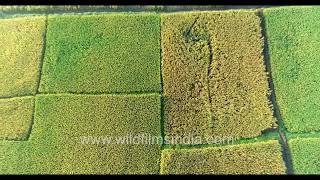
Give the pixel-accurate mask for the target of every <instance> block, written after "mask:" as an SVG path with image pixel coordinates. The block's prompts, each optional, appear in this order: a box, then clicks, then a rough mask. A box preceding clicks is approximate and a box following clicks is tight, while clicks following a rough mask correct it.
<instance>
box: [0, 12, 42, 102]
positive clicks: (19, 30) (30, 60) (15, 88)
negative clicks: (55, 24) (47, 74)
mask: <svg viewBox="0 0 320 180" xmlns="http://www.w3.org/2000/svg"><path fill="white" fill-rule="evenodd" d="M0 32H1V33H0V39H1V43H0V77H1V79H0V97H14V96H26V95H35V94H36V91H37V87H38V81H39V74H40V72H39V69H40V64H41V63H40V62H41V58H42V49H43V35H44V32H45V17H44V16H39V17H22V18H15V19H4V20H1V21H0ZM21 59H24V60H23V61H22V60H21Z"/></svg>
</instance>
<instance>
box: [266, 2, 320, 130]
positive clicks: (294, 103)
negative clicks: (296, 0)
mask: <svg viewBox="0 0 320 180" xmlns="http://www.w3.org/2000/svg"><path fill="white" fill-rule="evenodd" d="M264 15H265V23H266V32H267V39H268V44H269V55H270V63H271V69H272V76H273V83H274V86H275V93H276V96H277V102H278V104H279V107H280V111H281V115H282V118H283V120H284V122H285V126H286V128H287V129H288V130H289V131H291V132H310V131H317V130H320V121H319V116H320V109H319V105H320V86H319V83H320V61H319V58H320V54H319V50H318V49H319V48H320V41H319V38H320V21H319V19H320V8H319V7H286V8H275V9H272V8H271V9H265V10H264Z"/></svg>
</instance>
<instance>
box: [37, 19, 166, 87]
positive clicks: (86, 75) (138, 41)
mask: <svg viewBox="0 0 320 180" xmlns="http://www.w3.org/2000/svg"><path fill="white" fill-rule="evenodd" d="M159 21H160V18H159V16H158V15H155V14H139V15H135V14H131V15H128V14H116V15H115V14H108V15H103V14H97V15H70V16H68V15H67V16H59V15H56V16H49V17H48V33H47V42H46V44H47V46H46V56H45V59H44V64H43V76H42V80H41V84H40V88H39V90H40V92H46V93H61V92H73V93H106V92H107V93H118V92H141V91H142V92H144V91H147V92H148V91H149V92H160V91H161V84H160V47H159V44H160V41H159V38H158V36H159V33H160V30H159V26H158V25H157V24H159ZM62 27H63V28H62ZM110 27H111V28H110Z"/></svg>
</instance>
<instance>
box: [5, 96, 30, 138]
mask: <svg viewBox="0 0 320 180" xmlns="http://www.w3.org/2000/svg"><path fill="white" fill-rule="evenodd" d="M33 104H34V98H33V97H32V96H29V97H28V96H25V97H22V98H11V99H0V114H1V116H0V139H9V140H14V139H15V140H22V139H26V138H27V135H28V134H29V130H30V128H31V124H32V118H33V117H32V116H33V107H34V105H33Z"/></svg>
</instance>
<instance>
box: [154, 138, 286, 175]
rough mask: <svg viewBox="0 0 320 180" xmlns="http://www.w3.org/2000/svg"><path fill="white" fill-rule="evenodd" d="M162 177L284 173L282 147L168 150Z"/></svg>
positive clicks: (258, 145) (256, 145) (272, 144)
mask: <svg viewBox="0 0 320 180" xmlns="http://www.w3.org/2000/svg"><path fill="white" fill-rule="evenodd" d="M161 157H162V159H161V163H162V166H161V168H162V169H161V170H160V173H162V174H284V173H285V167H284V162H283V161H282V157H281V146H280V144H279V143H278V141H276V140H272V141H266V142H258V143H248V144H240V145H230V146H229V145H227V146H224V147H209V148H200V149H165V150H163V151H162V155H161Z"/></svg>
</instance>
